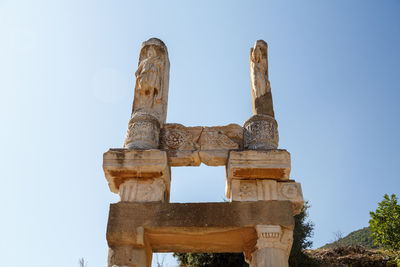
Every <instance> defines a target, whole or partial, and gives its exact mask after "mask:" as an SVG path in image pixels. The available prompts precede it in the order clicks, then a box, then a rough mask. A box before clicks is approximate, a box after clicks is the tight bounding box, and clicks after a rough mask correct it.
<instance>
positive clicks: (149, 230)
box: [107, 201, 294, 252]
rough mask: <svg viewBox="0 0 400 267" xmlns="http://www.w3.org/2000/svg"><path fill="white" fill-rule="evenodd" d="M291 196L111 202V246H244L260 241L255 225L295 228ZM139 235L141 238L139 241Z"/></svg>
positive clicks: (189, 248)
mask: <svg viewBox="0 0 400 267" xmlns="http://www.w3.org/2000/svg"><path fill="white" fill-rule="evenodd" d="M291 209H292V206H291V203H290V202H289V201H258V202H221V203H154V202H147V203H127V202H120V203H117V204H112V205H111V206H110V214H109V220H108V227H107V240H108V244H109V245H110V246H121V245H132V246H133V247H142V246H143V241H141V239H140V238H138V235H140V231H138V227H143V229H144V237H145V238H147V239H146V240H147V241H146V240H145V241H144V242H149V246H150V247H151V248H152V250H153V252H169V251H177V252H196V251H197V252H201V251H203V252H204V251H207V252H227V251H232V252H242V251H248V252H250V251H252V249H253V247H254V246H255V244H256V240H257V234H256V230H255V226H256V225H281V226H282V227H285V228H292V227H293V225H294V219H293V216H292V211H291ZM138 240H140V242H138Z"/></svg>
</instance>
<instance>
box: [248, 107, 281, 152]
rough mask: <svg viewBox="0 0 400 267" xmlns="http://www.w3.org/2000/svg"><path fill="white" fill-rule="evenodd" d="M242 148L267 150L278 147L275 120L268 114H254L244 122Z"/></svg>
mask: <svg viewBox="0 0 400 267" xmlns="http://www.w3.org/2000/svg"><path fill="white" fill-rule="evenodd" d="M243 128H244V138H243V142H244V144H243V145H244V148H245V149H255V150H267V149H276V148H278V143H279V134H278V124H277V122H276V120H275V119H274V118H273V117H271V116H268V115H262V114H259V115H254V116H252V117H251V118H250V119H248V120H247V121H246V122H245V123H244V126H243Z"/></svg>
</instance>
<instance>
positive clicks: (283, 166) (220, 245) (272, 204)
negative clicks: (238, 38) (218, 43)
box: [103, 38, 303, 267]
mask: <svg viewBox="0 0 400 267" xmlns="http://www.w3.org/2000/svg"><path fill="white" fill-rule="evenodd" d="M169 67H170V66H169V59H168V51H167V47H166V46H165V44H164V43H163V42H162V41H161V40H159V39H156V38H152V39H150V40H148V41H146V42H144V43H143V44H142V48H141V50H140V56H139V65H138V69H137V71H136V73H135V74H136V85H135V97H134V101H133V108H132V116H131V119H130V121H129V125H128V131H127V134H126V139H125V143H124V148H117V149H110V150H109V151H107V152H106V153H104V157H103V169H104V173H105V176H106V178H107V181H108V184H109V187H110V190H111V191H112V192H114V193H116V194H119V195H120V198H121V201H120V202H118V203H116V204H111V205H110V213H109V219H108V227H107V242H108V246H109V257H108V266H109V267H122V266H130V267H131V266H140V267H145V266H151V259H152V252H243V253H244V256H245V259H246V261H247V262H248V263H249V264H250V266H252V267H260V266H270V267H280V266H288V257H289V253H290V249H291V246H292V241H293V227H294V219H293V216H294V215H296V214H298V213H299V212H300V210H301V207H302V206H303V196H302V191H301V186H300V184H299V183H296V182H295V181H294V180H291V179H290V178H289V177H290V176H289V175H290V154H289V152H287V151H286V150H284V149H278V141H279V136H278V125H277V122H276V120H275V118H274V110H273V104H272V95H271V87H270V83H269V79H268V58H267V43H266V42H264V41H262V40H259V41H257V42H256V43H255V45H254V47H253V48H251V49H250V77H251V95H252V104H253V116H252V117H251V118H249V119H248V120H247V121H246V122H245V123H244V126H243V127H242V126H240V125H237V124H229V125H226V126H212V127H208V126H199V127H186V126H184V125H181V124H176V123H166V116H167V104H168V84H169ZM201 163H204V164H206V165H208V166H225V167H226V190H225V194H226V197H227V198H228V199H230V200H231V202H221V203H170V202H169V194H170V184H171V167H179V166H199V165H200V164H201Z"/></svg>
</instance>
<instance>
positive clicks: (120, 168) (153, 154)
mask: <svg viewBox="0 0 400 267" xmlns="http://www.w3.org/2000/svg"><path fill="white" fill-rule="evenodd" d="M103 170H104V174H105V176H106V179H107V181H108V186H109V187H110V190H111V192H113V193H118V191H119V187H120V185H121V184H122V183H124V182H125V181H129V180H144V179H153V180H154V179H163V180H164V182H165V184H166V188H167V190H168V191H169V184H170V170H169V166H168V160H167V153H166V152H165V151H162V150H157V149H151V150H128V149H110V150H109V151H107V152H106V153H104V155H103Z"/></svg>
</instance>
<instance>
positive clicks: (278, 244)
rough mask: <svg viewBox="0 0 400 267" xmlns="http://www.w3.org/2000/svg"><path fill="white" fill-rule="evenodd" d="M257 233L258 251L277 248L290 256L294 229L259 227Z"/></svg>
mask: <svg viewBox="0 0 400 267" xmlns="http://www.w3.org/2000/svg"><path fill="white" fill-rule="evenodd" d="M256 231H257V237H258V238H257V244H256V249H263V248H277V249H281V250H283V251H284V252H285V253H286V254H287V256H289V254H290V249H291V248H292V243H293V229H289V228H284V227H282V226H280V225H257V226H256Z"/></svg>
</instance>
